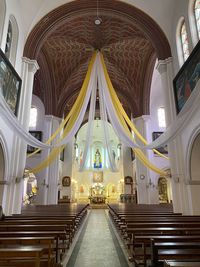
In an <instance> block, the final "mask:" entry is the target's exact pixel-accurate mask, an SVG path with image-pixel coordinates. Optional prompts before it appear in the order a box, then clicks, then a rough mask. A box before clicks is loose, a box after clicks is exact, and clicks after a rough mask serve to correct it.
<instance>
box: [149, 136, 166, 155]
mask: <svg viewBox="0 0 200 267" xmlns="http://www.w3.org/2000/svg"><path fill="white" fill-rule="evenodd" d="M161 134H163V132H153V133H152V139H153V141H154V140H156V139H157V138H158V137H159V136H160V135H161ZM156 150H157V151H158V152H160V153H162V154H168V147H167V145H166V146H162V147H159V148H156ZM154 154H155V155H157V154H156V153H155V152H154Z"/></svg>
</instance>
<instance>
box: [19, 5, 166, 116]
mask: <svg viewBox="0 0 200 267" xmlns="http://www.w3.org/2000/svg"><path fill="white" fill-rule="evenodd" d="M98 13H99V17H100V18H101V20H102V23H101V24H100V25H95V23H94V21H95V19H96V16H97V2H96V1H91V0H78V1H73V2H70V3H68V4H65V5H63V6H61V7H59V8H57V9H55V10H53V11H52V12H50V13H49V14H47V15H46V16H45V17H44V18H43V19H42V20H41V21H39V23H38V24H37V25H36V26H35V27H34V29H33V30H32V32H31V33H30V35H29V37H28V39H27V42H26V46H25V50H24V56H26V57H28V58H31V59H36V60H37V61H38V64H39V66H40V69H39V71H38V72H37V73H36V75H35V81H34V94H36V95H37V96H38V97H40V98H41V100H42V101H43V103H44V105H45V112H46V114H52V115H55V116H59V117H62V115H63V113H64V114H67V113H68V112H69V110H70V109H71V107H72V105H73V103H74V101H75V99H76V97H77V95H78V93H79V91H80V88H81V85H82V82H83V80H84V77H85V74H86V71H87V67H88V63H89V60H90V58H91V56H92V52H93V50H94V49H99V50H101V52H102V53H103V55H104V58H105V62H106V65H107V68H108V72H109V75H110V78H111V80H112V83H113V85H114V88H115V90H116V92H117V94H118V96H119V98H120V101H121V103H122V104H123V106H124V108H125V109H126V111H127V113H128V114H129V115H130V114H131V113H132V114H133V116H134V117H137V116H140V115H143V114H148V113H149V95H150V85H151V78H152V72H153V68H154V64H155V60H156V58H158V59H165V58H167V57H169V56H170V55H171V52H170V47H169V44H168V41H167V39H166V37H165V35H164V34H163V32H162V31H161V29H160V28H159V26H158V25H157V24H156V23H155V22H154V21H153V20H152V19H151V18H150V17H149V16H148V15H146V14H144V13H143V12H142V11H141V10H139V9H136V8H135V7H133V6H130V5H127V4H125V3H122V2H119V1H115V0H101V1H99V8H98Z"/></svg>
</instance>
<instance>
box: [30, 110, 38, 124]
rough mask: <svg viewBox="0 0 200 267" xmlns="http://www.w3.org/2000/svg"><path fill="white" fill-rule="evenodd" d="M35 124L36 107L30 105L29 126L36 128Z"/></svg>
mask: <svg viewBox="0 0 200 267" xmlns="http://www.w3.org/2000/svg"><path fill="white" fill-rule="evenodd" d="M36 125H37V108H35V107H31V111H30V120H29V127H30V128H36Z"/></svg>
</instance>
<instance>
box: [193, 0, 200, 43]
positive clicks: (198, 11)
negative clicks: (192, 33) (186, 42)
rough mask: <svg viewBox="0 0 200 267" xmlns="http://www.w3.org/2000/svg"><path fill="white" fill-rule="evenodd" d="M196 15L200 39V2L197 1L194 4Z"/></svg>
mask: <svg viewBox="0 0 200 267" xmlns="http://www.w3.org/2000/svg"><path fill="white" fill-rule="evenodd" d="M194 14H195V21H196V27H197V33H198V37H199V39H200V0H196V1H195V2H194Z"/></svg>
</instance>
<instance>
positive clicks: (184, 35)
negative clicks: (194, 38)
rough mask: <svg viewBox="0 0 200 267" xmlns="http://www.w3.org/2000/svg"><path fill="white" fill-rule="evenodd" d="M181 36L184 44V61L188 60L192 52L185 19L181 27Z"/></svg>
mask: <svg viewBox="0 0 200 267" xmlns="http://www.w3.org/2000/svg"><path fill="white" fill-rule="evenodd" d="M180 38H181V44H182V53H183V59H184V61H186V59H187V58H188V57H189V54H190V53H189V43H188V35H187V31H186V25H185V21H183V23H182V26H181V29H180Z"/></svg>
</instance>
